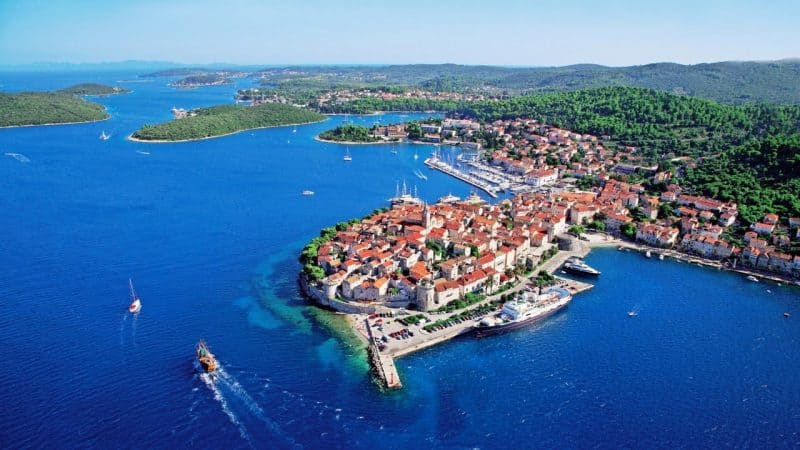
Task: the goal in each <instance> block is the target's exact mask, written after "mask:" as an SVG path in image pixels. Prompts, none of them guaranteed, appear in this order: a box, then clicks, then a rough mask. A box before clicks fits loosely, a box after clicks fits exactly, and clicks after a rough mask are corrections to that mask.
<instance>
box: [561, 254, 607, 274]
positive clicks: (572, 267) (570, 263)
mask: <svg viewBox="0 0 800 450" xmlns="http://www.w3.org/2000/svg"><path fill="white" fill-rule="evenodd" d="M562 267H563V268H564V270H566V271H567V272H571V273H575V274H578V275H594V276H597V275H600V271H599V270H597V269H595V268H593V267H591V266H589V265H588V264H586V263H585V262H583V260H582V259H581V258H578V257H577V256H571V257H569V258H567V260H566V261H565V262H564V265H563V266H562Z"/></svg>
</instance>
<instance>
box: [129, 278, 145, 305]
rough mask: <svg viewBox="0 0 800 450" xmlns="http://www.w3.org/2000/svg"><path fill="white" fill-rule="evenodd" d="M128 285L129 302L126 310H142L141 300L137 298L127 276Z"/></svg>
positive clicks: (131, 282)
mask: <svg viewBox="0 0 800 450" xmlns="http://www.w3.org/2000/svg"><path fill="white" fill-rule="evenodd" d="M128 285H129V286H130V288H131V304H130V305H128V312H130V313H131V314H137V313H138V312H139V311H141V310H142V301H141V300H140V299H139V296H138V295H136V291H135V290H134V289H133V281H132V280H131V279H130V278H128Z"/></svg>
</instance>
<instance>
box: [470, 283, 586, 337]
mask: <svg viewBox="0 0 800 450" xmlns="http://www.w3.org/2000/svg"><path fill="white" fill-rule="evenodd" d="M571 300H572V294H570V293H569V291H568V290H566V289H564V288H558V287H551V288H547V289H544V290H543V291H542V292H540V293H538V294H537V293H535V292H533V291H527V290H526V291H524V292H521V293H519V294H517V297H516V298H515V299H514V300H511V301H509V302H506V303H505V304H504V305H503V308H502V309H501V310H500V312H499V313H497V314H494V315H491V316H489V317H486V318H484V319H483V320H481V321H480V322H479V323H478V324H476V325H475V332H476V334H477V336H478V337H483V336H490V335H492V334H497V333H502V332H505V331H510V330H516V329H518V328H522V327H524V326H526V325H530V324H533V323H536V322H539V321H541V320H543V319H546V318H547V317H550V316H552V315H553V314H555V313H557V312H558V311H560V310H562V309H563V308H564V307H566V306H567V305H568V304H569V302H570V301H571Z"/></svg>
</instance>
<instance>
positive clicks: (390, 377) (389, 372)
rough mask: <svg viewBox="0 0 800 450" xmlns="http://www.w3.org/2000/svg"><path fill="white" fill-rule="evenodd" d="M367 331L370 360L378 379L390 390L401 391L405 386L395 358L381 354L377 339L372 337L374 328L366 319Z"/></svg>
mask: <svg viewBox="0 0 800 450" xmlns="http://www.w3.org/2000/svg"><path fill="white" fill-rule="evenodd" d="M364 325H365V330H366V333H367V338H368V339H369V349H368V352H369V359H370V363H372V368H373V369H374V370H375V374H376V375H377V376H378V379H379V380H380V381H381V383H383V385H384V386H386V387H387V388H388V389H401V388H402V387H403V384H402V383H401V382H400V375H399V374H398V373H397V366H395V365H394V357H392V355H389V354H386V353H381V351H380V349H378V345H377V344H376V342H377V339H376V338H375V336H373V335H372V328H371V327H370V325H369V320H368V319H364Z"/></svg>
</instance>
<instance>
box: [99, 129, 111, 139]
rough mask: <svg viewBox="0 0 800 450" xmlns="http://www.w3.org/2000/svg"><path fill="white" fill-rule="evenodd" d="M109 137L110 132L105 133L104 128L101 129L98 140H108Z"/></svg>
mask: <svg viewBox="0 0 800 450" xmlns="http://www.w3.org/2000/svg"><path fill="white" fill-rule="evenodd" d="M109 138H111V135H110V134H106V132H105V130H103V132H102V133H100V140H101V141H107V140H109Z"/></svg>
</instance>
